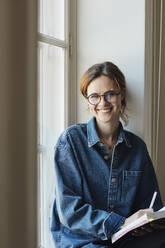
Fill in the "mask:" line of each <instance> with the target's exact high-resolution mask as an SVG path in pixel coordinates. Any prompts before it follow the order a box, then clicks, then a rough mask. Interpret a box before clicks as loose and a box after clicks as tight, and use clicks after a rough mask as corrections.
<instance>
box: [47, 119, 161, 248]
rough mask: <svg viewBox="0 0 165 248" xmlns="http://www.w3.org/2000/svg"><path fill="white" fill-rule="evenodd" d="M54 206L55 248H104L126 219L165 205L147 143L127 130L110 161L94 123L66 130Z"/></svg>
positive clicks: (57, 151) (58, 154) (57, 168)
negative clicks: (140, 210) (154, 199)
mask: <svg viewBox="0 0 165 248" xmlns="http://www.w3.org/2000/svg"><path fill="white" fill-rule="evenodd" d="M55 177H56V179H55V201H54V205H53V216H52V226H51V231H52V234H53V238H54V241H55V245H56V246H55V247H57V248H59V247H60V248H78V247H84V248H85V247H91V248H93V247H106V246H102V245H100V246H95V245H94V244H95V243H97V241H99V240H100V241H101V240H110V239H111V236H112V234H113V233H115V232H116V231H118V230H119V228H120V226H121V225H122V223H123V222H124V221H125V218H127V217H128V216H130V215H131V214H133V213H134V212H136V211H137V210H139V209H144V208H148V207H149V205H150V201H151V198H152V195H153V193H154V191H157V192H158V195H157V198H156V201H155V204H154V210H158V209H160V208H161V207H162V206H163V204H162V201H161V197H160V192H159V189H158V184H157V180H156V176H155V172H154V168H153V165H152V162H151V159H150V157H149V154H148V151H147V148H146V145H145V143H144V142H143V141H142V139H141V138H139V137H138V136H136V135H135V134H133V133H131V132H128V131H126V130H124V129H123V127H122V124H121V123H120V132H119V136H118V140H117V143H116V145H115V147H114V150H113V154H112V156H111V155H110V153H109V151H108V148H107V147H106V146H105V145H104V144H102V143H101V142H100V139H99V136H98V134H97V131H96V124H95V118H92V119H91V120H90V121H89V122H88V123H87V124H76V125H73V126H71V127H69V128H67V129H66V130H65V131H64V132H63V133H62V135H61V136H60V138H59V140H58V142H57V145H56V147H55Z"/></svg>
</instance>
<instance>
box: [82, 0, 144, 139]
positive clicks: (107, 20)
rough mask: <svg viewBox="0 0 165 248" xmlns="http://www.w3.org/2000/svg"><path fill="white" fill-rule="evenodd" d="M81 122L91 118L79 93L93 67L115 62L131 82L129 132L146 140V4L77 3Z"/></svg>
mask: <svg viewBox="0 0 165 248" xmlns="http://www.w3.org/2000/svg"><path fill="white" fill-rule="evenodd" d="M77 11H78V12H77V106H78V110H77V120H78V122H86V121H87V120H88V119H89V118H90V117H91V116H90V114H89V113H88V111H87V104H86V102H85V100H83V97H80V93H79V81H80V77H81V76H82V74H83V73H84V71H85V70H86V69H88V67H89V66H91V65H93V64H95V63H98V62H104V61H106V60H108V61H112V62H114V63H115V64H116V65H118V66H119V68H120V69H121V70H122V71H123V73H124V74H125V76H126V79H127V87H128V108H129V115H130V121H129V125H128V127H127V128H128V129H129V130H133V131H134V132H135V133H137V134H138V135H140V136H141V137H144V134H143V114H144V112H143V111H144V100H143V99H144V45H145V43H144V42H145V41H144V35H145V1H144V0H134V1H132V0H124V1H123V0H90V1H89V0H77Z"/></svg>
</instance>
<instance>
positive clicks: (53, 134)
mask: <svg viewBox="0 0 165 248" xmlns="http://www.w3.org/2000/svg"><path fill="white" fill-rule="evenodd" d="M39 60H40V61H39V62H40V63H39V64H40V74H39V81H40V82H39V88H40V89H39V92H40V96H39V99H40V100H39V122H40V123H39V127H40V132H39V143H40V155H39V166H40V170H39V171H40V216H41V220H40V223H41V233H40V236H41V245H42V246H43V247H45V248H51V247H54V246H53V243H52V236H51V233H50V217H51V207H52V203H53V199H54V162H53V155H54V146H55V144H56V142H57V139H58V137H59V135H60V133H61V132H62V131H63V130H64V50H63V49H62V48H59V47H54V46H51V45H47V44H43V43H39Z"/></svg>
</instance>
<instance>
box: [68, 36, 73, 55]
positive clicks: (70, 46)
mask: <svg viewBox="0 0 165 248" xmlns="http://www.w3.org/2000/svg"><path fill="white" fill-rule="evenodd" d="M72 43H73V39H72V36H71V35H69V57H71V56H72V52H73V50H72V49H73V47H72Z"/></svg>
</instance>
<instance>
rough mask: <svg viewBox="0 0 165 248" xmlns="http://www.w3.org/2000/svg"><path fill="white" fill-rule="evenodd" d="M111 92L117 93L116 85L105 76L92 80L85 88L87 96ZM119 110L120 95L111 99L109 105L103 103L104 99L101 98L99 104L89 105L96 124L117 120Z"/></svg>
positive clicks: (105, 102)
mask: <svg viewBox="0 0 165 248" xmlns="http://www.w3.org/2000/svg"><path fill="white" fill-rule="evenodd" d="M108 91H113V92H119V87H118V85H117V84H116V83H115V82H114V81H113V80H111V79H110V78H108V77H106V76H103V75H102V76H100V77H98V78H96V79H95V80H93V81H92V82H91V83H90V84H89V86H88V88H87V96H90V95H91V94H99V95H103V94H104V93H105V92H108ZM120 109H121V94H119V95H116V96H115V97H113V100H112V101H111V102H110V103H109V102H107V101H105V99H104V97H103V96H102V97H101V101H100V102H99V104H96V105H92V104H90V103H89V110H90V112H91V114H92V115H93V116H95V117H96V120H97V121H98V122H104V123H107V122H110V121H114V120H115V121H116V120H119V116H120Z"/></svg>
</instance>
